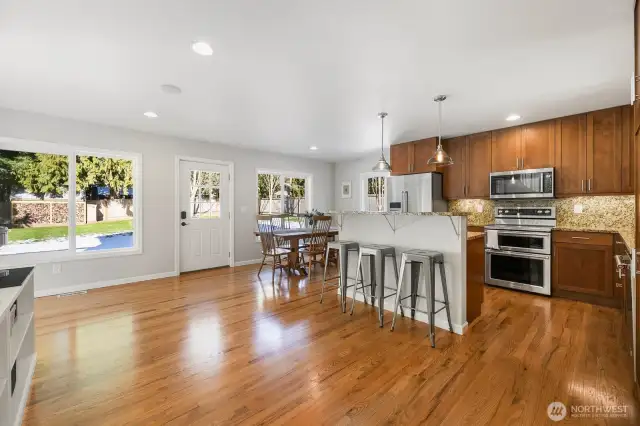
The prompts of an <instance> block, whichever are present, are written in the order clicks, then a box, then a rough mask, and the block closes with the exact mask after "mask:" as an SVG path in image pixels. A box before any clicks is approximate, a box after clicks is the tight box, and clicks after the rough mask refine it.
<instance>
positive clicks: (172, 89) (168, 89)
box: [160, 84, 182, 95]
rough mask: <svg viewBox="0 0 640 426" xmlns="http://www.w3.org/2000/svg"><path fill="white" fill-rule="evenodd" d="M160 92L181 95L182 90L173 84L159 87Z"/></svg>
mask: <svg viewBox="0 0 640 426" xmlns="http://www.w3.org/2000/svg"><path fill="white" fill-rule="evenodd" d="M160 90H162V91H163V92H164V93H166V94H167V95H179V94H180V93H182V89H181V88H179V87H178V86H176V85H174V84H163V85H162V86H160Z"/></svg>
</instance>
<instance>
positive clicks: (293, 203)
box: [258, 170, 311, 215]
mask: <svg viewBox="0 0 640 426" xmlns="http://www.w3.org/2000/svg"><path fill="white" fill-rule="evenodd" d="M310 184H311V175H305V174H301V173H292V172H271V171H261V170H258V214H281V213H286V214H292V215H293V214H302V213H306V212H308V211H310V210H311V197H310V195H311V191H310V188H311V185H310Z"/></svg>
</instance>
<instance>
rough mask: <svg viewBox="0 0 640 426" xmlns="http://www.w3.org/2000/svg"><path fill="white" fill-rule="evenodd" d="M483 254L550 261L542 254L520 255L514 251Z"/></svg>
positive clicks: (494, 251) (490, 251)
mask: <svg viewBox="0 0 640 426" xmlns="http://www.w3.org/2000/svg"><path fill="white" fill-rule="evenodd" d="M485 253H487V254H501V255H503V256H511V257H524V258H526V259H540V260H548V259H551V256H547V255H544V254H530V253H521V252H515V251H499V250H485Z"/></svg>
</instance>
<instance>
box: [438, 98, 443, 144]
mask: <svg viewBox="0 0 640 426" xmlns="http://www.w3.org/2000/svg"><path fill="white" fill-rule="evenodd" d="M438 148H440V149H441V148H442V101H439V102H438Z"/></svg>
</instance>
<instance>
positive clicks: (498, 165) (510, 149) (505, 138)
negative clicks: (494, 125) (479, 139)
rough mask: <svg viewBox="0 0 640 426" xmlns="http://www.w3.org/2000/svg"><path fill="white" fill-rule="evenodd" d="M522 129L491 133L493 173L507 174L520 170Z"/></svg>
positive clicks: (516, 128)
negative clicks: (507, 172)
mask: <svg viewBox="0 0 640 426" xmlns="http://www.w3.org/2000/svg"><path fill="white" fill-rule="evenodd" d="M521 136H522V128H520V127H511V128H508V129H501V130H495V131H493V132H491V171H493V172H506V171H510V170H518V169H520V168H521V167H520V142H521Z"/></svg>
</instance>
